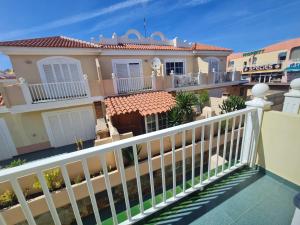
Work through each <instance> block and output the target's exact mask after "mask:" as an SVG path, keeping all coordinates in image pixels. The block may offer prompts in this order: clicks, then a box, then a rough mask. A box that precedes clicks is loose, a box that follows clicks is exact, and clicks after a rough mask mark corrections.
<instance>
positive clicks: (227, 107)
mask: <svg viewBox="0 0 300 225" xmlns="http://www.w3.org/2000/svg"><path fill="white" fill-rule="evenodd" d="M219 108H220V109H221V113H222V114H224V113H229V112H233V111H236V110H240V109H244V108H246V105H245V100H244V98H242V97H240V96H229V97H228V98H227V99H226V100H224V101H223V103H222V105H219Z"/></svg>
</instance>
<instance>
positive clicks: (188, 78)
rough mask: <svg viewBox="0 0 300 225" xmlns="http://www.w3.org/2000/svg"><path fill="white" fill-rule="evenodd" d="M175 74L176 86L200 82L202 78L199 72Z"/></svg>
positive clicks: (192, 84) (186, 85)
mask: <svg viewBox="0 0 300 225" xmlns="http://www.w3.org/2000/svg"><path fill="white" fill-rule="evenodd" d="M173 76H174V87H188V86H195V85H199V84H200V78H199V77H198V74H196V75H195V74H191V73H190V74H180V75H176V74H173Z"/></svg>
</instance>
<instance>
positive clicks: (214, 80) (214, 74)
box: [212, 68, 216, 84]
mask: <svg viewBox="0 0 300 225" xmlns="http://www.w3.org/2000/svg"><path fill="white" fill-rule="evenodd" d="M212 72H213V84H215V83H216V70H215V68H213V69H212Z"/></svg>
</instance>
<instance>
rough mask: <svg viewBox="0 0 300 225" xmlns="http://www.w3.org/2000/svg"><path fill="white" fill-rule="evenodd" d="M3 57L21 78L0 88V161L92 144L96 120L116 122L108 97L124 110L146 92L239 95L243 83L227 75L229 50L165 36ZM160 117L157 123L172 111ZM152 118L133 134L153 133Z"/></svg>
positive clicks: (44, 45) (22, 46) (28, 44)
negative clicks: (125, 101)
mask: <svg viewBox="0 0 300 225" xmlns="http://www.w3.org/2000/svg"><path fill="white" fill-rule="evenodd" d="M132 35H134V36H135V38H133V39H131V38H130V37H131V36H132ZM157 39H158V40H157ZM0 51H1V52H3V53H4V54H6V55H8V56H9V58H10V60H11V62H12V65H13V70H14V72H15V74H16V78H17V80H16V82H15V83H6V82H2V83H1V82H0V93H1V96H2V98H3V100H4V103H3V104H5V106H4V105H2V106H0V130H1V132H2V134H3V135H2V136H0V145H1V146H4V147H3V148H4V150H2V151H1V152H0V153H1V155H0V159H4V158H9V157H11V156H13V155H16V154H23V153H28V152H32V151H37V150H40V149H46V148H49V147H59V146H63V145H68V144H72V143H74V142H75V140H79V139H81V140H89V139H94V138H95V125H96V119H98V118H104V119H105V118H108V119H109V116H111V117H113V116H114V115H113V113H112V112H111V115H110V114H108V115H107V116H106V112H105V104H104V101H105V99H106V98H108V97H110V98H109V99H116V102H118V101H119V100H118V98H122V96H124V95H136V97H137V98H141V97H139V96H140V95H138V94H136V93H140V92H155V93H157V91H159V92H158V93H164V94H162V95H163V96H167V95H169V94H168V93H167V92H176V91H179V90H187V91H198V90H201V89H210V90H211V93H212V94H214V95H221V94H222V92H225V91H226V92H231V91H233V92H239V89H238V88H239V86H238V85H239V84H240V81H239V78H238V77H236V76H234V75H232V76H230V75H231V74H227V73H226V57H227V56H228V55H229V54H230V53H231V52H232V51H231V50H230V49H226V48H221V47H215V46H210V45H204V44H198V43H187V42H183V41H180V40H179V39H178V38H175V39H173V40H167V39H166V38H165V37H164V35H163V34H162V33H160V32H156V33H153V34H152V35H151V37H149V38H144V37H143V36H142V35H141V34H140V33H139V32H137V31H136V30H129V31H128V32H127V33H126V34H125V35H123V36H121V37H118V36H117V35H115V34H114V35H113V37H112V38H110V39H107V38H103V37H101V40H100V41H99V42H93V43H92V42H86V41H81V40H77V39H73V38H68V37H62V36H56V37H45V38H34V39H27V40H16V41H5V42H0ZM154 58H155V59H154ZM233 86H234V87H233ZM119 95H122V96H120V97H118V96H119ZM158 96H160V95H158ZM159 98H160V97H159ZM106 102H107V101H106ZM114 107H118V105H115V106H114ZM137 107H139V106H137ZM132 110H136V111H139V112H141V109H140V108H137V109H132ZM159 110H160V109H158V110H156V111H155V112H154V114H155V118H154V119H156V118H158V116H162V114H161V113H164V112H165V111H166V108H164V109H163V110H162V111H159ZM123 113H124V114H126V113H127V111H126V112H123ZM117 114H119V111H118V112H117ZM121 114H122V113H121ZM152 115H153V112H151V113H146V114H143V113H140V116H143V117H144V123H143V124H144V125H145V126H144V127H142V128H140V129H139V130H138V131H137V132H135V133H141V132H145V131H146V132H147V131H150V130H149V129H150V125H149V126H148V125H147V124H151V126H152V125H153V123H151V121H152V120H153V116H152ZM138 118H140V117H138ZM111 119H112V121H113V122H114V121H116V119H115V118H111ZM141 121H143V120H140V122H141ZM123 122H124V120H123ZM152 122H153V121H152ZM114 123H116V122H114ZM155 123H156V124H157V122H155ZM116 124H117V123H116ZM156 124H155V127H156V129H159V126H156ZM122 126H123V127H124V123H123V125H122ZM141 126H142V125H141ZM157 127H158V128H157ZM151 130H154V128H153V129H152V128H151Z"/></svg>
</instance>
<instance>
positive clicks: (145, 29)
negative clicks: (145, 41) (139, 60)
mask: <svg viewBox="0 0 300 225" xmlns="http://www.w3.org/2000/svg"><path fill="white" fill-rule="evenodd" d="M146 26H147V24H146V17H144V36H145V37H147V28H146Z"/></svg>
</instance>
